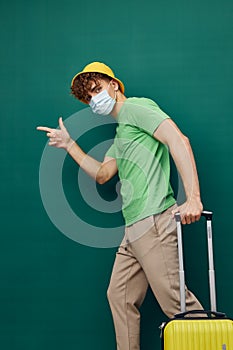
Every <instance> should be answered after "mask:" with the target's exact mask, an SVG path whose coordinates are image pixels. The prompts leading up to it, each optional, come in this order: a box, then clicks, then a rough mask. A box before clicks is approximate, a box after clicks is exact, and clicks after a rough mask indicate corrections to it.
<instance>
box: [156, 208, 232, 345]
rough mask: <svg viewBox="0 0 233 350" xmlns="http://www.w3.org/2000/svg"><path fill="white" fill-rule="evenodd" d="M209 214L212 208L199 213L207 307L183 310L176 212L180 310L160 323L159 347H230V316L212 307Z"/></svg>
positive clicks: (183, 301) (183, 286)
mask: <svg viewBox="0 0 233 350" xmlns="http://www.w3.org/2000/svg"><path fill="white" fill-rule="evenodd" d="M212 214H213V213H212V212H207V211H204V212H203V213H202V216H204V217H205V218H206V222H207V240H208V257H209V285H210V302H211V311H205V310H192V311H187V312H186V304H185V277H184V266H183V247H182V228H181V218H180V215H179V213H177V214H176V223H177V236H178V252H179V275H180V302H181V313H180V314H177V315H175V317H174V318H173V319H171V320H170V321H168V322H167V323H163V324H162V325H161V338H162V349H163V350H233V320H231V319H229V318H226V315H225V314H223V313H220V312H217V311H216V288H215V272H214V262H213V242H212ZM197 314H204V315H203V316H205V317H197V316H198V315H197ZM186 316H188V317H186ZM195 316H196V317H195ZM200 316H201V315H200Z"/></svg>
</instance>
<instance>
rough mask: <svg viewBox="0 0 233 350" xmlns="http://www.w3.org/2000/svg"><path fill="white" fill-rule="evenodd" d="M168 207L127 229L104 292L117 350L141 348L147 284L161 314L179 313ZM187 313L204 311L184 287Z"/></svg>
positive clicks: (173, 225)
mask: <svg viewBox="0 0 233 350" xmlns="http://www.w3.org/2000/svg"><path fill="white" fill-rule="evenodd" d="M174 208H175V206H172V207H170V208H169V209H167V210H166V211H164V212H163V213H161V214H159V215H153V216H150V217H148V218H146V219H143V220H141V221H138V222H137V223H135V224H133V225H131V226H128V227H126V230H125V237H124V239H123V241H122V243H121V245H120V247H119V249H118V252H117V254H116V259H115V263H114V266H113V271H112V276H111V280H110V284H109V288H108V291H107V296H108V300H109V304H110V307H111V311H112V315H113V321H114V326H115V332H116V341H117V350H139V349H140V312H139V307H140V305H141V304H142V302H143V300H144V297H145V295H146V291H147V288H148V284H149V285H150V287H151V289H152V291H153V293H154V295H155V297H156V299H157V301H158V302H159V304H160V306H161V308H162V310H163V312H164V313H165V314H166V315H167V316H168V317H173V316H174V314H175V313H178V312H180V291H179V266H178V251H177V232H176V223H175V220H174V219H173V218H172V214H171V211H172V210H173V209H174ZM186 306H187V310H192V309H197V310H199V309H203V308H202V306H201V304H200V303H199V301H198V300H197V299H196V297H195V296H194V295H193V294H192V293H191V292H190V291H189V290H188V289H187V288H186Z"/></svg>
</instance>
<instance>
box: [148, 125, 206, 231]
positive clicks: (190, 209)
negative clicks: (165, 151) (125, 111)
mask: <svg viewBox="0 0 233 350" xmlns="http://www.w3.org/2000/svg"><path fill="white" fill-rule="evenodd" d="M154 137H155V138H156V139H158V140H159V141H161V142H162V143H164V144H166V145H167V146H168V147H169V151H170V153H171V156H172V158H173V159H174V162H175V164H176V167H177V170H178V171H179V173H180V176H181V179H182V182H183V185H184V189H185V193H186V202H185V203H184V204H182V205H181V206H179V207H178V208H177V209H176V211H180V213H181V217H182V223H183V224H186V223H187V224H190V223H191V222H194V221H197V220H199V219H200V216H201V212H202V210H203V206H202V203H201V195H200V186H199V180H198V174H197V169H196V163H195V160H194V155H193V151H192V148H191V145H190V142H189V139H188V138H187V137H186V136H185V135H184V134H183V133H182V132H181V131H180V130H179V128H178V127H177V125H176V124H175V123H174V122H173V121H172V120H171V119H166V120H165V121H164V122H162V123H161V124H160V125H159V127H158V128H157V130H156V131H155V132H154Z"/></svg>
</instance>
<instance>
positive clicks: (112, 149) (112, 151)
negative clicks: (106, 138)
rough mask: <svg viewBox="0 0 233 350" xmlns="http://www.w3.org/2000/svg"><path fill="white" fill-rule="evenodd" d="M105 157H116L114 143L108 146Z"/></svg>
mask: <svg viewBox="0 0 233 350" xmlns="http://www.w3.org/2000/svg"><path fill="white" fill-rule="evenodd" d="M105 157H111V158H116V154H115V146H114V143H113V144H112V145H111V146H110V147H109V149H108V150H107V152H106V153H105Z"/></svg>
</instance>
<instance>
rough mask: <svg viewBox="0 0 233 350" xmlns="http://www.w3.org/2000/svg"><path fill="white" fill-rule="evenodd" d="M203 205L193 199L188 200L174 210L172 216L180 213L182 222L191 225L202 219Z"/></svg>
mask: <svg viewBox="0 0 233 350" xmlns="http://www.w3.org/2000/svg"><path fill="white" fill-rule="evenodd" d="M202 210H203V205H202V203H201V200H199V199H198V200H197V199H191V200H187V201H186V202H185V203H184V204H182V205H180V206H179V207H177V208H176V209H174V210H173V212H172V215H173V217H174V216H175V213H177V212H179V213H180V216H181V222H182V224H183V225H185V224H191V223H192V222H195V221H198V220H199V219H200V217H201V213H202Z"/></svg>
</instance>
